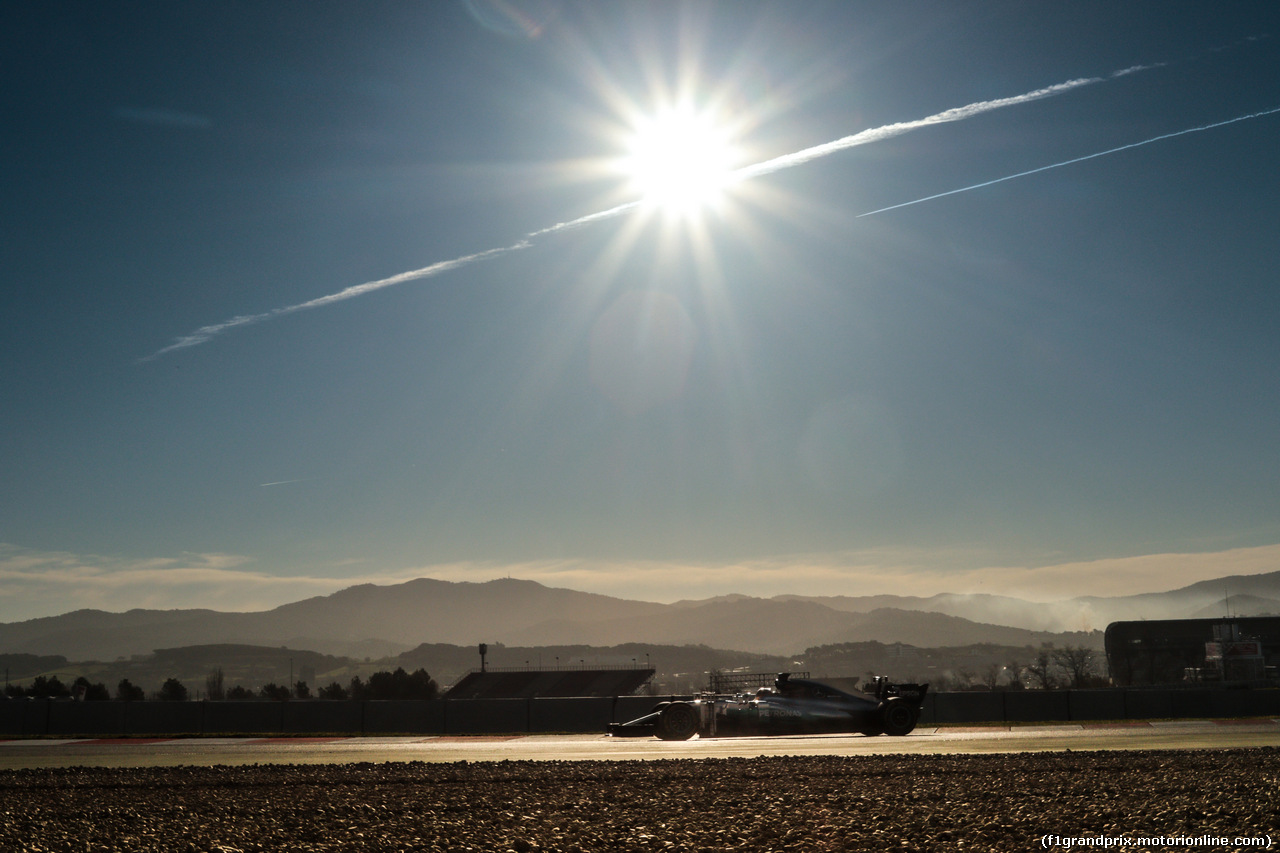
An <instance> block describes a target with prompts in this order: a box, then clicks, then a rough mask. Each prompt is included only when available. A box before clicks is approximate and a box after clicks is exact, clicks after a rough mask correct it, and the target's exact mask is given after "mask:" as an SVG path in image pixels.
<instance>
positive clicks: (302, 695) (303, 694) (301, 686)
mask: <svg viewBox="0 0 1280 853" xmlns="http://www.w3.org/2000/svg"><path fill="white" fill-rule="evenodd" d="M293 695H294V696H295V697H297V698H299V699H310V698H311V688H310V687H308V686H307V682H305V681H298V682H295V683H294V685H293Z"/></svg>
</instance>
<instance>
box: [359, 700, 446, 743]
mask: <svg viewBox="0 0 1280 853" xmlns="http://www.w3.org/2000/svg"><path fill="white" fill-rule="evenodd" d="M354 704H357V705H363V706H364V707H363V709H362V710H363V714H364V716H363V720H364V722H363V726H364V728H363V729H360V730H359V732H360V734H370V735H378V734H415V735H439V734H444V733H445V731H446V729H445V709H444V706H445V704H446V703H445V702H444V701H443V700H441V699H434V700H428V699H400V700H395V699H382V700H374V701H370V702H356V703H354Z"/></svg>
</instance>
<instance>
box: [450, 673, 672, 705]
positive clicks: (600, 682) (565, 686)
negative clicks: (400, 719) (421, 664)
mask: <svg viewBox="0 0 1280 853" xmlns="http://www.w3.org/2000/svg"><path fill="white" fill-rule="evenodd" d="M653 674H654V670H652V669H642V668H636V667H626V668H621V667H615V668H608V667H602V668H599V669H505V670H504V669H494V668H490V669H487V670H473V671H471V672H470V673H468V674H467V675H466V676H465V677H463V679H462V680H461V681H459V682H458V683H457V684H455V685H454V686H453V687H452V688H451V689H450V690H449V692H448V693H446V694H445V695H444V698H445V699H530V698H534V697H569V696H630V695H632V694H634V693H636V692H638V691H639V690H640V689H641V688H642V687H644V685H645V684H647V683H648V682H649V680H650V679H651V678H653Z"/></svg>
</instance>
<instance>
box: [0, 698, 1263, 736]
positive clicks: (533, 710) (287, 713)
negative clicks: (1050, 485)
mask: <svg viewBox="0 0 1280 853" xmlns="http://www.w3.org/2000/svg"><path fill="white" fill-rule="evenodd" d="M679 698H688V697H678V696H618V697H607V698H578V699H552V698H542V699H434V700H417V699H410V700H400V701H391V700H384V701H355V700H350V701H341V702H328V701H293V702H156V701H150V702H119V701H108V702H72V701H67V700H45V699H37V700H18V699H15V700H8V701H4V700H0V737H44V736H73V735H74V736H87V737H93V736H97V737H107V736H112V735H133V736H140V735H193V734H194V735H200V734H203V735H236V734H242V735H255V734H339V735H341V734H345V735H361V734H368V735H378V734H420V735H445V734H519V733H527V732H587V733H590V732H599V733H601V734H603V733H604V732H605V730H606V729H607V728H608V724H609V723H610V722H618V723H625V722H628V721H630V720H634V719H637V718H639V717H642V716H644V715H645V714H648V713H649V712H650V711H652V710H653V706H654V705H656V704H657V703H658V702H662V701H665V700H670V699H679ZM1223 717H1277V718H1280V689H1262V690H1166V689H1153V690H1138V689H1114V690H1106V689H1103V690H1059V691H1048V692H1045V691H1039V690H1026V691H1021V690H1018V691H1008V692H995V693H988V692H973V693H929V694H928V695H927V696H926V697H925V702H924V706H923V707H922V709H921V714H920V725H923V726H934V725H947V724H962V725H963V724H966V723H974V724H976V723H1026V722H1037V721H1044V722H1072V721H1082V722H1087V721H1090V720H1123V719H1179V718H1183V719H1185V718H1223Z"/></svg>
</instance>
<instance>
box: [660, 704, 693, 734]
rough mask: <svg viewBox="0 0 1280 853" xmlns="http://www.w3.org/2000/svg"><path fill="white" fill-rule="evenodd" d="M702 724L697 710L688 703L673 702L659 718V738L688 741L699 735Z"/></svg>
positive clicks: (663, 710)
mask: <svg viewBox="0 0 1280 853" xmlns="http://www.w3.org/2000/svg"><path fill="white" fill-rule="evenodd" d="M700 723H701V720H700V719H699V715H698V709H697V708H695V707H693V706H692V705H690V704H689V703H688V702H672V703H671V704H670V705H668V706H667V707H665V708H663V709H662V713H661V714H660V715H659V716H658V727H657V733H658V737H660V738H662V739H663V740H688V739H689V738H691V737H693V736H694V735H696V734H697V733H698V727H699V725H700Z"/></svg>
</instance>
